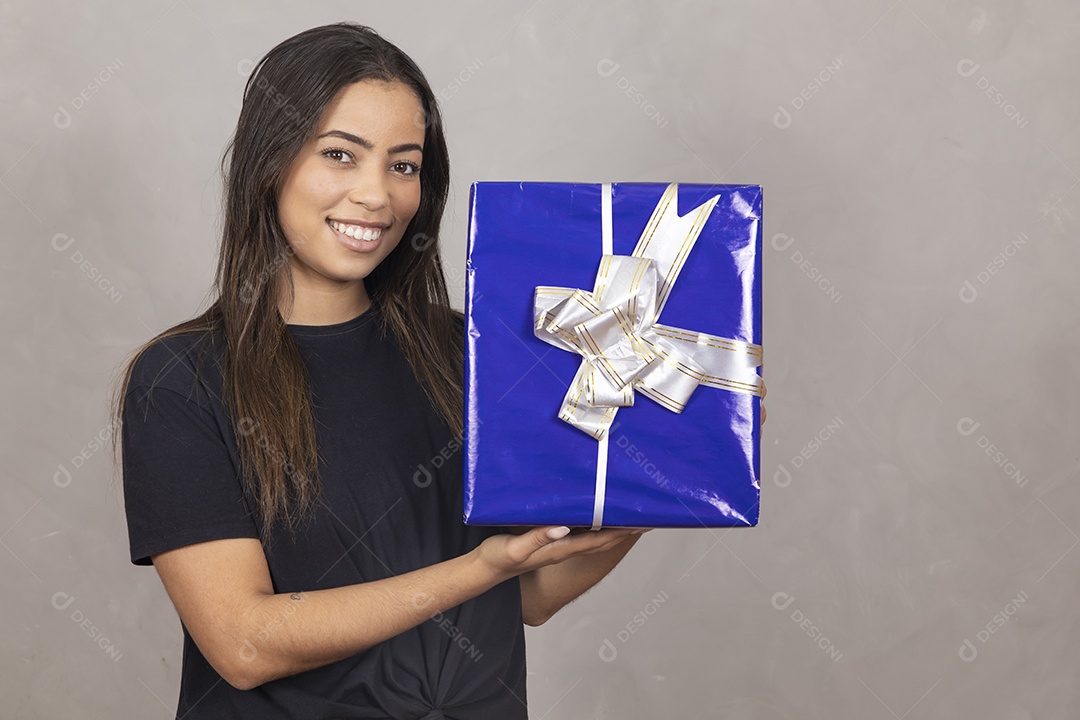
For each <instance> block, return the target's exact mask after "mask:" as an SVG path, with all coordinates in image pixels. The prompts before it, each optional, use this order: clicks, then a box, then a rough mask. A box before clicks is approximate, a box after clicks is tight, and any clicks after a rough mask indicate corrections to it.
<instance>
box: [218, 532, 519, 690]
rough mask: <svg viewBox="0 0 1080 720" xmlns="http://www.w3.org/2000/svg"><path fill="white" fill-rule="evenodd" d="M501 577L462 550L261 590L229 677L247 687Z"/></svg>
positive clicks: (361, 644) (411, 621) (341, 650)
mask: <svg viewBox="0 0 1080 720" xmlns="http://www.w3.org/2000/svg"><path fill="white" fill-rule="evenodd" d="M506 579H508V578H507V577H500V576H499V575H497V574H496V573H495V572H494V571H493V570H492V569H491V568H490V567H488V566H486V565H485V564H484V563H483V562H482V561H481V560H480V559H479V557H478V555H477V554H476V553H475V552H470V553H467V554H465V555H462V556H460V557H457V558H453V559H451V560H447V561H444V562H441V563H437V564H435V565H431V566H428V567H425V568H421V569H419V570H414V571H412V572H408V573H403V574H401V575H397V576H395V577H391V578H386V579H383V580H375V581H372V582H367V583H362V584H358V585H347V586H344V587H339V588H331V589H327V590H312V591H308V592H300V593H291V594H286V593H278V594H274V595H266V596H264V597H263V598H261V599H260V600H259V601H258V602H257V603H255V604H254V605H253V606H252V607H251V608H250V609H249V611H248V612H247V614H246V615H245V618H244V621H243V623H242V628H243V630H242V632H241V637H239V638H237V639H236V641H237V645H238V648H239V649H238V651H237V652H238V655H239V658H238V662H237V664H236V666H235V667H236V668H237V671H236V672H235V673H233V674H234V675H235V676H236V677H237V678H240V679H241V680H240V681H239V682H234V684H236V685H237V686H239V687H242V689H249V688H252V687H257V686H258V685H261V684H263V683H265V682H269V681H270V680H276V679H278V678H282V677H287V676H289V675H295V674H296V673H300V672H303V671H305V670H311V669H313V668H317V667H321V666H323V665H327V664H329V663H332V662H336V661H338V660H341V659H343V658H346V657H349V656H350V655H355V654H356V653H359V652H362V651H363V650H366V649H368V648H370V647H372V646H373V645H376V644H378V643H380V642H383V641H385V640H388V639H389V638H391V637H394V636H395V635H398V634H400V633H402V632H404V631H406V630H408V629H409V628H412V627H415V626H417V625H419V624H420V623H422V622H424V621H425V620H427V619H429V618H431V617H432V616H433V615H434V614H435V613H437V612H442V611H445V610H448V609H449V608H452V607H454V606H456V605H460V604H461V603H463V602H465V601H466V600H468V599H470V598H473V597H476V596H477V595H480V594H482V593H484V592H486V591H487V590H489V589H491V588H492V587H494V586H495V585H497V584H499V583H500V582H502V581H504V580H506Z"/></svg>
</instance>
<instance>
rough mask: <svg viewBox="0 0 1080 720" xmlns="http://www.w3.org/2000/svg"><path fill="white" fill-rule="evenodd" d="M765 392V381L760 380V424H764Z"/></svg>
mask: <svg viewBox="0 0 1080 720" xmlns="http://www.w3.org/2000/svg"><path fill="white" fill-rule="evenodd" d="M767 392H768V389H766V387H765V381H764V380H762V381H761V424H762V425H764V424H765V393H767Z"/></svg>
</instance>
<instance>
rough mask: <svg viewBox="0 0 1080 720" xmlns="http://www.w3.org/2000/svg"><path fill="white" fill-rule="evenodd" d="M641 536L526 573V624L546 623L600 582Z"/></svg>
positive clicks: (523, 610) (523, 584)
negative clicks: (606, 548)
mask: <svg viewBox="0 0 1080 720" xmlns="http://www.w3.org/2000/svg"><path fill="white" fill-rule="evenodd" d="M644 532H648V530H646V531H644ZM640 537H641V535H640V534H635V535H626V536H624V537H623V539H622V540H621V541H620V542H619V543H618V544H617V545H615V546H614V547H611V548H610V549H608V550H604V551H602V552H596V553H592V554H588V555H579V556H577V557H573V558H570V559H569V560H566V561H564V562H561V563H559V564H557V565H546V566H544V567H541V568H537V569H536V570H532V571H530V572H527V573H523V574H522V575H521V576H520V577H519V579H520V581H521V614H522V618H523V619H524V621H525V624H526V625H533V626H536V625H542V624H543V623H545V622H547V621H548V620H549V619H551V616H552V615H554V614H555V613H557V612H558V611H559V610H561V609H562V608H564V607H565V606H566V605H567V604H569V603H570V602H571V601H572V600H574V599H575V598H577V597H579V596H580V595H581V594H582V593H584V592H585V591H586V590H588V589H589V588H591V587H593V586H594V585H596V583H598V582H600V580H602V579H603V578H604V576H605V575H607V574H608V573H609V572H611V570H612V569H613V568H614V567H615V566H616V565H618V564H619V561H621V560H622V559H623V558H624V557H625V556H626V553H628V552H630V548H632V547H633V546H634V543H636V542H637V541H638V538H640Z"/></svg>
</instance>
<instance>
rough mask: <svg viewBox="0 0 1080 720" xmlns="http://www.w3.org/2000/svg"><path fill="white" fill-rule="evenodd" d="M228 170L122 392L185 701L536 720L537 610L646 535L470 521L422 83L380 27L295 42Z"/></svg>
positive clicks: (427, 101) (252, 85) (246, 111)
mask: <svg viewBox="0 0 1080 720" xmlns="http://www.w3.org/2000/svg"><path fill="white" fill-rule="evenodd" d="M268 89H270V90H272V92H270V91H268ZM222 169H223V172H224V174H225V201H224V213H225V218H224V227H223V232H222V239H221V250H220V255H219V262H218V269H217V277H216V281H215V285H216V289H217V297H216V299H215V300H214V302H213V304H212V305H211V306H210V308H209V309H208V310H207V311H206V312H205V313H203V314H202V315H200V316H198V317H196V318H194V319H192V320H189V321H187V322H185V323H181V324H180V325H177V326H175V327H172V328H169V329H168V330H166V331H164V332H162V333H161V334H160V335H158V336H156V337H154V338H153V339H151V340H150V341H148V342H147V343H146V344H145V345H143V346H142V347H141V348H139V349H138V351H137V352H136V353H135V354H134V356H133V358H132V360H131V362H130V363H129V365H128V366H127V368H126V370H125V373H124V376H123V380H122V383H121V384H120V387H119V388H118V390H119V395H118V398H117V403H116V412H117V415H118V420H120V421H121V434H120V437H121V438H122V444H123V458H122V461H123V482H124V500H125V512H126V516H127V529H128V539H129V545H130V558H131V562H133V563H134V564H136V565H150V564H153V565H154V566H155V568H156V570H157V573H158V575H159V576H160V578H161V581H162V583H163V585H164V587H165V590H166V591H167V593H168V595H169V597H170V599H171V600H172V603H173V605H174V606H175V608H176V611H177V614H178V615H179V616H180V620H181V621H182V624H183V632H184V658H183V670H182V675H181V681H180V695H179V701H178V706H177V713H176V714H177V717H178V718H179V717H184V718H188V719H189V720H197V719H198V718H218V717H230V718H260V719H268V718H329V717H334V718H345V717H349V718H426V719H428V720H434V719H436V718H457V719H461V720H467V719H469V718H475V719H477V720H479V719H481V718H502V719H513V718H526V717H527V716H528V711H527V705H526V683H525V637H524V628H523V624H530V625H539V624H541V623H543V622H544V621H545V620H546V619H547V618H549V617H551V615H552V614H553V613H555V612H557V611H558V610H559V608H561V607H563V606H564V605H566V604H567V603H568V602H570V601H571V600H573V599H574V598H575V597H577V596H578V595H580V594H581V593H582V592H584V591H585V590H586V589H588V588H589V587H591V586H592V585H594V584H595V583H596V582H598V581H599V580H600V579H601V578H602V577H603V576H604V575H605V574H606V573H607V572H609V571H610V570H611V568H612V567H614V566H615V564H616V563H617V562H618V561H619V560H620V559H621V558H622V557H623V556H624V555H625V554H626V552H627V551H628V550H629V549H630V547H631V546H632V545H633V544H634V542H635V541H636V539H637V538H638V537H639V535H631V534H630V532H631V531H629V530H627V529H621V528H620V529H607V530H600V531H597V532H590V533H575V534H569V529H568V528H565V527H561V528H552V527H540V528H515V529H514V530H513V531H508V530H509V529H507V528H499V527H476V526H466V525H465V524H464V523H463V522H462V519H461V514H462V513H461V511H462V458H461V432H462V381H463V377H462V372H463V369H462V367H463V362H462V352H463V344H464V335H463V333H464V327H463V320H462V316H461V314H460V313H458V312H456V311H454V310H452V309H451V307H450V305H449V301H448V299H447V292H446V285H445V280H444V278H443V273H442V267H441V264H440V262H439V243H438V237H439V223H440V219H441V216H442V211H443V208H444V206H445V203H446V196H447V190H448V186H449V160H448V158H447V153H446V142H445V139H444V137H443V130H442V120H441V117H440V115H439V109H438V105H437V103H436V101H435V97H434V95H433V94H432V91H431V88H430V87H429V85H428V83H427V81H426V79H425V78H424V76H423V74H422V73H421V72H420V70H419V69H418V68H417V67H416V65H415V64H414V63H413V62H412V60H410V59H409V58H408V57H407V56H406V55H405V54H404V53H403V52H402V51H401V50H400V49H398V48H397V47H396V46H394V45H392V44H391V43H389V42H387V41H386V40H384V39H383V38H381V37H380V36H379V35H377V34H376V33H375V32H374V31H372V30H371V29H370V28H366V27H364V26H361V25H355V24H351V23H338V24H335V25H327V26H323V27H318V28H313V29H311V30H307V31H305V32H302V33H300V34H299V35H296V36H294V37H292V38H289V39H287V40H285V41H284V42H282V43H281V44H280V45H278V46H277V47H275V48H274V49H273V50H271V51H270V52H269V53H268V54H267V55H266V56H265V57H264V58H262V59H261V60H260V61H259V63H258V64H257V65H256V67H255V69H254V71H253V73H252V76H251V78H249V80H248V83H247V87H246V88H245V92H244V102H243V107H242V109H241V112H240V118H239V120H238V122H237V127H236V133H235V135H234V137H233V140H232V142H231V143H230V146H229V147H228V148H227V151H226V155H225V158H224V159H223V165H222ZM417 240H420V242H417ZM114 437H115V436H114ZM114 449H115V448H114ZM421 470H423V472H422V473H421V472H420V471H421Z"/></svg>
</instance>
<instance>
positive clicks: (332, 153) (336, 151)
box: [322, 148, 352, 164]
mask: <svg viewBox="0 0 1080 720" xmlns="http://www.w3.org/2000/svg"><path fill="white" fill-rule="evenodd" d="M322 154H323V155H324V156H326V157H328V158H330V159H331V160H333V161H335V162H337V163H338V164H344V161H342V160H339V159H338V158H337V156H338V155H344V156H346V157H347V158H349V159H350V160H351V159H352V155H351V154H350V153H349V151H348V150H344V149H342V148H327V149H325V150H323V152H322Z"/></svg>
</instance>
